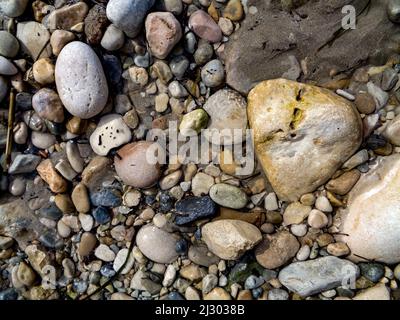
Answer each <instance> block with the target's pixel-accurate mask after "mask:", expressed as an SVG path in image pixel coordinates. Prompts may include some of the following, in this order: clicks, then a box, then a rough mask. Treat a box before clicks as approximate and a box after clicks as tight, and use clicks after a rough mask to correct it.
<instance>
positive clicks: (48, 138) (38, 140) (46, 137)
mask: <svg viewBox="0 0 400 320" xmlns="http://www.w3.org/2000/svg"><path fill="white" fill-rule="evenodd" d="M31 141H32V144H33V145H34V146H35V147H36V148H39V149H48V148H50V147H51V146H52V145H54V144H55V143H56V142H57V139H56V137H55V136H54V135H52V134H50V133H45V132H38V131H32V134H31Z"/></svg>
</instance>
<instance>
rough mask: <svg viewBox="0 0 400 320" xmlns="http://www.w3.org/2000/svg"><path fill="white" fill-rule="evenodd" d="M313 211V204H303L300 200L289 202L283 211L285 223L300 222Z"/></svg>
mask: <svg viewBox="0 0 400 320" xmlns="http://www.w3.org/2000/svg"><path fill="white" fill-rule="evenodd" d="M310 212H311V206H307V205H303V204H301V203H300V202H293V203H291V204H289V205H288V206H287V207H286V209H285V212H284V213H283V221H284V224H285V225H291V224H300V223H302V222H303V221H304V219H305V218H307V217H308V215H309V214H310Z"/></svg>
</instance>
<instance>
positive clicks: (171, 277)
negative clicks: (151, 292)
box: [162, 264, 176, 288]
mask: <svg viewBox="0 0 400 320" xmlns="http://www.w3.org/2000/svg"><path fill="white" fill-rule="evenodd" d="M175 278H176V268H175V267H174V265H172V264H170V265H168V267H167V269H166V270H165V273H164V279H163V281H162V285H163V286H164V287H166V288H168V287H170V286H171V285H172V284H173V283H174V281H175Z"/></svg>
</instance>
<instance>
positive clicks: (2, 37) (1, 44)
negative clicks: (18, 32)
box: [0, 30, 19, 58]
mask: <svg viewBox="0 0 400 320" xmlns="http://www.w3.org/2000/svg"><path fill="white" fill-rule="evenodd" d="M18 51H19V43H18V40H17V39H16V38H15V37H14V36H13V35H12V34H11V33H8V32H7V31H3V30H0V55H2V56H4V57H6V58H14V57H15V56H16V55H17V53H18Z"/></svg>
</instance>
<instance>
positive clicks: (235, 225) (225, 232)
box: [202, 219, 262, 260]
mask: <svg viewBox="0 0 400 320" xmlns="http://www.w3.org/2000/svg"><path fill="white" fill-rule="evenodd" d="M202 239H203V241H204V242H205V243H206V244H207V246H208V248H209V249H210V251H211V252H213V253H214V254H215V255H217V256H218V257H220V258H222V259H225V260H236V259H238V258H240V257H241V256H242V255H243V254H244V253H245V252H246V251H248V250H250V249H252V248H253V247H254V246H255V245H256V244H257V243H259V242H260V241H261V240H262V236H261V232H260V231H259V230H258V228H257V227H255V226H253V225H251V224H249V223H247V222H244V221H240V220H229V219H226V220H218V221H213V222H209V223H207V224H205V225H204V226H203V228H202Z"/></svg>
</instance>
